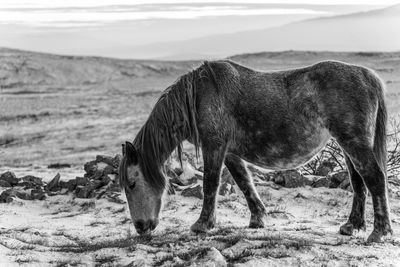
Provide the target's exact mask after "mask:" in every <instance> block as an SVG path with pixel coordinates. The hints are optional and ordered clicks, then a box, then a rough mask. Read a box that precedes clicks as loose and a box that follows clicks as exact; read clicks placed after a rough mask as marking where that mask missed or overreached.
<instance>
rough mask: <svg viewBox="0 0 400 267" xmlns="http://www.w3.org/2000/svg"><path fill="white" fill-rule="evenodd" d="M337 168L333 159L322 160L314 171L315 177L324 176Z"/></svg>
mask: <svg viewBox="0 0 400 267" xmlns="http://www.w3.org/2000/svg"><path fill="white" fill-rule="evenodd" d="M336 166H337V163H336V162H335V161H334V160H333V159H328V160H324V161H322V162H321V164H320V165H319V166H318V168H317V170H316V171H315V174H316V175H320V176H326V175H328V174H329V173H331V172H333V169H334V168H335V167H336Z"/></svg>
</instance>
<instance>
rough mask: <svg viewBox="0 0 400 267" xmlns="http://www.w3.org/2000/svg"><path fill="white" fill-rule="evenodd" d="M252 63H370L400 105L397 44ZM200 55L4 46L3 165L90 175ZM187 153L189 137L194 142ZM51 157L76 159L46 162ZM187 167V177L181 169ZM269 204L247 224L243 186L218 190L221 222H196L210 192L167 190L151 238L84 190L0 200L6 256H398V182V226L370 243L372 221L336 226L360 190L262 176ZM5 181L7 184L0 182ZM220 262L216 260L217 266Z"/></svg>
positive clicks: (320, 259)
mask: <svg viewBox="0 0 400 267" xmlns="http://www.w3.org/2000/svg"><path fill="white" fill-rule="evenodd" d="M231 59H233V60H235V61H238V62H240V63H243V64H245V65H248V66H251V67H254V68H258V69H263V70H278V69H284V68H293V67H299V66H304V65H309V64H312V63H315V62H318V61H320V60H325V59H334V60H342V61H346V62H350V63H357V64H362V65H365V66H368V67H370V68H372V69H374V70H375V71H376V72H377V73H378V74H379V75H380V76H381V77H382V78H383V80H384V81H385V82H386V85H387V92H386V99H387V104H388V108H389V112H390V115H391V116H392V117H396V116H398V115H397V114H398V113H399V112H400V53H365V52H362V53H330V52H294V51H288V52H276V53H260V54H248V55H238V56H233V57H232V58H231ZM199 64H200V62H194V61H193V62H188V61H185V62H179V61H177V62H166V61H135V60H116V59H107V58H86V57H71V56H56V55H48V54H39V53H29V52H23V51H17V50H10V49H0V162H1V165H0V174H1V173H3V172H5V171H12V172H14V173H15V174H16V176H17V177H21V176H25V175H35V176H38V177H41V178H43V179H44V180H45V181H49V180H50V179H51V178H53V177H54V176H55V174H56V173H57V172H59V173H60V174H61V180H64V181H66V180H69V179H73V178H75V177H76V176H83V173H84V170H83V164H84V163H85V162H87V161H89V160H92V159H93V158H95V156H96V155H98V154H104V155H115V154H117V153H120V150H121V143H123V142H125V140H132V139H133V138H134V136H135V134H136V132H137V131H138V130H139V129H140V127H141V125H142V124H143V123H144V121H145V120H146V118H147V116H148V114H149V112H150V110H151V108H152V106H153V105H154V103H155V101H156V100H157V98H158V96H159V95H160V93H161V91H162V90H164V89H165V88H166V87H167V86H168V85H169V84H171V83H172V82H173V81H174V80H175V79H177V78H178V77H179V76H180V75H181V74H184V73H186V72H187V71H188V70H190V69H191V68H194V67H196V66H198V65H199ZM186 148H187V150H188V151H191V149H192V148H191V147H190V146H186ZM54 163H65V164H70V165H71V167H70V168H63V169H59V170H54V169H49V168H47V166H48V165H49V164H54ZM183 175H184V176H185V175H189V174H186V173H184V174H183ZM257 189H258V191H259V193H260V196H261V198H262V200H263V201H264V203H265V205H266V207H267V209H268V214H269V219H268V226H267V228H266V229H259V230H253V229H248V228H247V225H248V222H249V217H250V213H249V211H248V208H247V206H246V202H245V199H244V197H243V195H242V193H241V192H240V191H239V189H238V188H237V187H236V190H235V191H236V193H232V194H228V195H225V196H220V197H219V203H218V219H217V221H218V223H217V227H216V228H215V230H213V231H211V232H210V233H208V234H205V235H195V234H194V233H191V232H190V230H189V227H190V225H191V224H192V223H193V222H194V221H195V220H196V219H197V216H198V215H199V213H200V210H201V204H202V201H201V200H200V199H198V198H194V197H184V196H182V195H181V194H180V193H177V194H175V195H168V196H166V198H165V201H164V202H165V203H164V208H163V212H162V218H161V222H160V225H159V226H158V227H157V229H156V231H155V233H154V234H153V236H152V237H139V236H138V235H137V234H136V231H135V229H134V227H133V225H132V222H131V221H130V216H129V212H128V210H127V206H126V204H120V203H115V202H112V201H109V200H107V199H103V198H101V199H80V198H75V197H74V195H73V194H58V195H55V196H48V197H47V198H46V199H45V200H33V201H30V200H21V199H18V198H17V199H15V200H14V201H12V202H11V203H0V266H18V265H25V266H121V265H122V266H125V265H127V266H145V265H157V266H170V265H178V266H188V265H192V266H203V265H208V266H224V265H226V264H228V265H229V264H232V265H238V266H240V265H243V266H365V265H369V266H399V265H400V203H399V202H400V201H399V200H400V187H398V186H396V185H395V184H390V203H391V209H392V223H393V228H394V229H393V230H394V235H393V236H388V237H387V238H386V240H385V242H384V243H381V244H373V245H367V244H365V240H366V237H367V236H368V233H369V232H370V231H371V230H372V223H373V218H372V205H371V200H370V199H369V200H368V205H367V231H366V232H359V233H357V234H356V235H354V236H352V237H345V236H341V235H339V234H338V229H339V226H340V225H341V224H342V223H344V222H345V221H346V219H347V216H348V214H349V211H350V208H351V202H352V193H351V192H349V191H346V190H342V189H336V188H335V189H330V188H323V187H322V188H312V187H310V186H305V187H299V188H292V189H291V188H285V187H280V186H275V185H273V184H271V183H261V185H258V186H257ZM0 191H3V189H2V188H0ZM213 264H214V265H213Z"/></svg>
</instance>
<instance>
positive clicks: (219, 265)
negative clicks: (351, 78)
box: [191, 247, 228, 267]
mask: <svg viewBox="0 0 400 267" xmlns="http://www.w3.org/2000/svg"><path fill="white" fill-rule="evenodd" d="M191 266H213V267H225V266H228V263H227V262H226V260H225V257H224V256H222V254H221V252H219V250H218V249H216V248H215V247H211V248H210V250H209V251H208V252H207V253H206V254H205V255H204V257H203V258H202V259H200V260H199V261H198V262H196V263H195V264H192V265H191Z"/></svg>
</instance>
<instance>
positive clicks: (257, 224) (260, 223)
mask: <svg viewBox="0 0 400 267" xmlns="http://www.w3.org/2000/svg"><path fill="white" fill-rule="evenodd" d="M265 224H266V223H265V216H251V218H250V223H249V228H265Z"/></svg>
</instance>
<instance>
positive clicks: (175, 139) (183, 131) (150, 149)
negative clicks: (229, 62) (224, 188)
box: [120, 62, 216, 189]
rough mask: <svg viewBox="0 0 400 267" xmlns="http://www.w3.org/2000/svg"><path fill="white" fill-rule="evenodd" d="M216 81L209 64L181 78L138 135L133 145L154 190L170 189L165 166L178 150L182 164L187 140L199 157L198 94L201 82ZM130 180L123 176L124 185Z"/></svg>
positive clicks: (166, 93) (145, 175) (165, 93)
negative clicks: (167, 184)
mask: <svg viewBox="0 0 400 267" xmlns="http://www.w3.org/2000/svg"><path fill="white" fill-rule="evenodd" d="M215 77H216V76H215V73H214V71H213V70H212V68H211V66H210V63H209V62H204V63H203V64H202V65H201V66H200V67H199V68H197V69H194V70H192V71H190V72H189V73H187V74H185V75H182V76H181V77H179V78H178V79H177V80H176V81H175V83H174V84H172V85H170V86H169V87H168V88H167V89H166V90H165V91H164V92H163V93H162V95H161V96H160V98H159V99H158V101H157V103H156V104H155V106H154V108H153V110H152V111H151V113H150V116H149V118H148V119H147V121H146V123H145V124H144V125H143V127H142V128H141V129H140V131H139V133H138V134H137V136H136V138H135V140H134V141H133V145H134V146H135V148H136V150H137V151H138V160H139V165H140V167H141V170H142V172H143V176H144V178H145V179H146V181H147V182H148V183H149V184H150V185H151V186H152V187H154V188H157V189H164V188H165V187H166V180H165V176H164V173H163V172H164V168H163V166H164V162H165V161H166V160H167V158H168V157H169V156H170V154H171V153H172V151H173V150H174V149H175V148H177V154H178V158H179V161H180V163H181V164H182V142H183V141H184V140H186V139H189V140H190V141H191V142H192V143H193V144H194V146H195V150H196V156H198V151H199V147H200V139H199V131H198V128H197V110H196V105H197V102H196V96H197V90H198V87H199V85H200V82H201V79H203V78H207V79H210V80H211V81H212V82H213V83H214V84H215ZM126 178H127V177H126V175H120V179H122V180H121V185H123V184H125V181H124V180H125V179H126Z"/></svg>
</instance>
